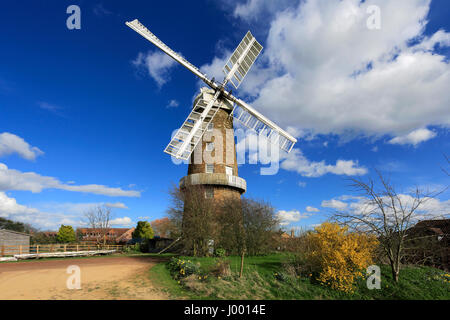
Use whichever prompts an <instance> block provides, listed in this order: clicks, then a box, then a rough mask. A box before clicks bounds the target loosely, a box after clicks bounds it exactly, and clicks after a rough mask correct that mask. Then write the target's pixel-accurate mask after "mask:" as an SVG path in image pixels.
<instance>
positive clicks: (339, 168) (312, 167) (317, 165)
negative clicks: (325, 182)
mask: <svg viewBox="0 0 450 320" xmlns="http://www.w3.org/2000/svg"><path fill="white" fill-rule="evenodd" d="M281 168H283V169H285V170H288V171H295V172H297V173H299V174H301V175H302V176H304V177H321V176H323V175H325V174H327V173H332V174H336V175H347V176H355V175H364V174H366V173H367V169H366V168H364V167H359V165H358V161H353V160H337V161H336V164H335V165H330V164H326V163H325V161H320V162H314V161H310V160H308V159H307V158H306V157H305V156H304V155H303V154H302V152H301V150H300V149H293V150H292V151H291V152H290V153H289V154H288V155H287V156H286V159H285V160H284V161H283V162H282V163H281Z"/></svg>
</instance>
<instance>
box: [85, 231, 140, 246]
mask: <svg viewBox="0 0 450 320" xmlns="http://www.w3.org/2000/svg"><path fill="white" fill-rule="evenodd" d="M133 231H134V228H131V229H130V228H110V229H108V230H107V231H106V234H105V237H106V242H107V243H114V244H118V243H122V244H123V243H126V242H127V241H128V240H129V239H131V234H132V232H133ZM77 234H78V235H79V237H80V240H81V241H86V242H103V234H104V230H102V229H95V228H78V229H77Z"/></svg>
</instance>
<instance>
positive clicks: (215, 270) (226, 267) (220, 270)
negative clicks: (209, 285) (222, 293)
mask: <svg viewBox="0 0 450 320" xmlns="http://www.w3.org/2000/svg"><path fill="white" fill-rule="evenodd" d="M210 272H211V273H212V274H213V275H215V276H216V277H222V278H224V277H229V276H231V268H230V261H228V260H224V259H218V260H217V262H216V264H215V265H214V266H213V267H212V268H211V270H210Z"/></svg>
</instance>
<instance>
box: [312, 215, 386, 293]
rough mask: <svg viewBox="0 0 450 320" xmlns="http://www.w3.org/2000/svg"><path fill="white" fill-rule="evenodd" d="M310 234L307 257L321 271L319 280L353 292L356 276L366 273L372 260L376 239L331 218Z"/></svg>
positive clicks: (335, 287) (376, 243)
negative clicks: (333, 221)
mask: <svg viewBox="0 0 450 320" xmlns="http://www.w3.org/2000/svg"><path fill="white" fill-rule="evenodd" d="M307 237H308V238H309V239H308V240H310V243H311V250H310V251H309V252H308V253H307V258H308V260H309V261H310V263H311V265H313V266H314V269H316V270H315V271H316V272H317V273H318V274H319V276H318V278H317V280H318V281H320V282H321V283H322V284H326V285H329V286H331V287H332V288H334V289H337V290H341V291H345V292H353V290H354V283H355V280H356V279H357V278H359V277H362V276H364V274H365V269H366V268H367V267H368V266H369V265H371V264H372V261H373V256H374V251H375V249H376V247H377V245H378V241H377V239H376V238H375V237H373V236H369V235H366V234H360V233H350V232H348V228H347V227H340V226H339V225H338V224H336V223H328V222H326V223H323V224H322V225H320V226H318V227H316V228H315V232H311V233H309V234H308V235H307Z"/></svg>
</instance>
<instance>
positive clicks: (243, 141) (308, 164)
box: [235, 130, 368, 187]
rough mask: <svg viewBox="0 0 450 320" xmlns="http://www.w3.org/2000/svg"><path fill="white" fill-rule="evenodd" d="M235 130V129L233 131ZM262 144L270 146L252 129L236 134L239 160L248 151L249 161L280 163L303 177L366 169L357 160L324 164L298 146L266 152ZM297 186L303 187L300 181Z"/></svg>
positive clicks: (342, 173)
mask: <svg viewBox="0 0 450 320" xmlns="http://www.w3.org/2000/svg"><path fill="white" fill-rule="evenodd" d="M236 132H237V130H235V133H236ZM264 146H270V142H269V141H268V140H267V138H264V137H262V136H257V135H256V134H255V133H254V132H253V131H251V130H246V131H245V132H244V133H243V134H240V133H239V134H237V144H236V154H237V159H238V162H239V161H241V160H242V161H244V160H245V156H246V154H247V153H248V160H249V163H253V164H256V163H258V161H260V163H262V164H268V163H269V162H270V163H271V165H272V166H273V163H277V164H278V163H280V167H281V168H282V169H284V170H288V171H295V172H297V173H299V174H300V175H302V176H304V177H309V178H317V177H321V176H323V175H325V174H328V173H331V174H335V175H347V176H357V175H365V174H366V173H367V172H368V170H367V169H366V168H364V167H361V166H359V163H358V161H354V160H337V161H336V164H334V165H331V164H326V163H325V161H323V160H322V161H320V162H316V161H311V160H309V159H307V158H306V157H305V156H304V155H303V153H302V151H301V150H300V149H298V148H294V149H292V151H291V152H290V153H289V154H287V153H286V152H284V151H280V152H278V149H276V150H275V154H271V155H270V153H269V154H268V152H267V150H265V147H264ZM268 150H270V148H269V149H268ZM299 186H301V187H304V186H306V184H305V185H303V184H302V183H301V182H300V183H299Z"/></svg>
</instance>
